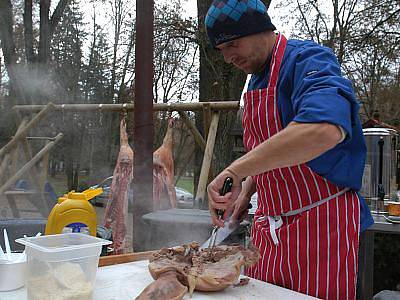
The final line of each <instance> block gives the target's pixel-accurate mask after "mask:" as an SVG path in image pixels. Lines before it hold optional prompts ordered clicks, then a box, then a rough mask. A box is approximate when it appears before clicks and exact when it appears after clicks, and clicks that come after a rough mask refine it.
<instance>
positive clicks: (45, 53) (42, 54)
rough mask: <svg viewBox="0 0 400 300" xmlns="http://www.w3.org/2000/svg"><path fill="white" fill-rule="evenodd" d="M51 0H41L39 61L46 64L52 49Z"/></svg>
mask: <svg viewBox="0 0 400 300" xmlns="http://www.w3.org/2000/svg"><path fill="white" fill-rule="evenodd" d="M49 12H50V0H40V36H39V51H38V62H39V64H43V65H45V64H46V62H47V58H48V57H49V51H50V38H49Z"/></svg>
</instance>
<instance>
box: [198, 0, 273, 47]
mask: <svg viewBox="0 0 400 300" xmlns="http://www.w3.org/2000/svg"><path fill="white" fill-rule="evenodd" d="M205 23H206V31H207V35H208V38H209V40H210V42H211V45H212V46H213V47H214V48H215V47H216V46H217V45H219V44H222V43H226V42H229V41H232V40H235V39H238V38H241V37H244V36H247V35H251V34H255V33H260V32H263V31H265V30H268V29H269V30H272V31H273V30H275V29H276V28H275V26H274V25H273V24H272V23H271V18H270V17H269V16H268V13H267V8H266V7H265V5H264V3H262V2H261V0H214V1H213V3H212V4H211V6H210V8H209V9H208V12H207V15H206V18H205Z"/></svg>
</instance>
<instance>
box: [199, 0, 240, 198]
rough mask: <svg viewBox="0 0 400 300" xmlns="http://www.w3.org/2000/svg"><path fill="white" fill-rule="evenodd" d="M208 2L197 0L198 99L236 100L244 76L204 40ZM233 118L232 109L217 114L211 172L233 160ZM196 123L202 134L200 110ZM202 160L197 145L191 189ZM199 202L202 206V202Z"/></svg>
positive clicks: (218, 169) (238, 96) (209, 1)
mask: <svg viewBox="0 0 400 300" xmlns="http://www.w3.org/2000/svg"><path fill="white" fill-rule="evenodd" d="M211 3H212V1H211V0H206V1H204V0H198V1H197V8H198V24H199V28H198V32H199V36H198V39H199V45H200V83H199V98H200V101H201V102H205V101H224V100H239V99H240V95H241V92H242V89H243V85H244V83H245V79H246V75H245V74H244V73H243V72H242V71H240V70H238V69H236V68H234V67H233V66H232V65H227V64H226V63H225V62H224V60H223V57H222V55H221V54H220V53H219V52H218V51H216V50H215V49H213V48H212V47H211V45H210V43H209V42H208V39H207V35H206V31H205V25H204V17H205V15H206V14H207V11H208V8H209V7H210V5H211ZM235 120H236V112H228V113H223V114H221V117H220V126H219V129H218V133H217V140H216V144H215V150H214V153H215V156H216V161H215V162H218V163H217V165H216V164H213V165H212V169H213V170H214V171H215V172H214V173H217V172H220V171H221V170H222V169H223V168H224V167H226V166H227V165H228V164H229V163H230V162H231V161H232V159H233V157H232V147H233V143H234V140H233V137H232V136H231V135H230V129H231V128H232V127H233V124H234V122H235ZM196 126H197V128H198V130H199V131H200V132H201V133H202V134H203V135H204V130H203V116H202V114H201V113H198V114H196ZM218 137H221V138H218ZM202 160H203V153H202V151H201V150H200V149H199V148H197V151H196V155H195V179H194V184H195V189H196V188H197V184H198V180H199V176H200V168H201V164H202ZM215 162H214V163H215ZM195 193H196V191H195ZM203 200H204V199H203ZM203 205H205V202H204V204H203Z"/></svg>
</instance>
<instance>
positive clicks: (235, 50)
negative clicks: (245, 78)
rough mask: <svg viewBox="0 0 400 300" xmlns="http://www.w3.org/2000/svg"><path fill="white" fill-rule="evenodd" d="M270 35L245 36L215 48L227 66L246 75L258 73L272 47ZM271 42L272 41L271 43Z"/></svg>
mask: <svg viewBox="0 0 400 300" xmlns="http://www.w3.org/2000/svg"><path fill="white" fill-rule="evenodd" d="M271 37H272V35H268V34H265V33H261V34H253V35H249V36H245V37H242V38H239V39H236V40H233V41H230V42H226V43H222V44H220V45H218V46H217V48H218V49H219V50H220V51H221V53H222V55H223V56H224V60H225V62H226V63H228V64H233V65H234V66H235V67H237V68H239V69H240V70H242V71H243V72H245V73H246V74H254V73H257V72H258V71H260V70H261V69H262V67H263V65H264V63H265V62H266V60H267V58H268V55H269V53H270V51H271V49H272V47H273V42H274V39H273V38H271ZM272 40H273V41H272Z"/></svg>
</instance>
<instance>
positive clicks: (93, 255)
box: [16, 233, 111, 300]
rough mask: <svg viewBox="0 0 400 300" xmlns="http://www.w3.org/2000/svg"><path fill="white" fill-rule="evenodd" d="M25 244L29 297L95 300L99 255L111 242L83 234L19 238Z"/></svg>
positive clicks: (33, 299)
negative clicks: (104, 246)
mask: <svg viewBox="0 0 400 300" xmlns="http://www.w3.org/2000/svg"><path fill="white" fill-rule="evenodd" d="M16 242H18V243H21V244H24V245H25V251H26V256H27V277H26V287H27V291H28V299H30V300H36V299H38V300H39V299H40V300H43V299H52V298H51V297H52V296H53V295H57V297H58V298H57V299H65V300H75V299H76V300H78V299H79V300H86V299H91V298H92V294H93V288H94V284H95V280H96V272H97V266H98V262H99V256H100V252H101V248H102V246H103V245H108V244H111V241H107V240H103V239H100V238H97V237H93V236H89V235H85V234H81V233H64V234H56V235H45V236H40V237H28V238H21V239H17V240H16Z"/></svg>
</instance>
